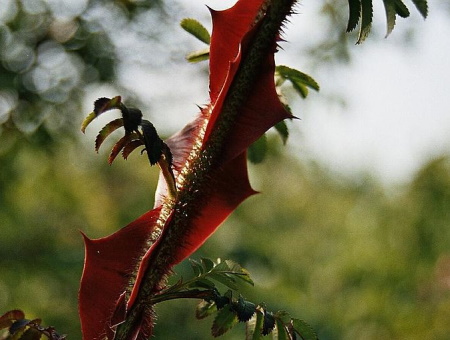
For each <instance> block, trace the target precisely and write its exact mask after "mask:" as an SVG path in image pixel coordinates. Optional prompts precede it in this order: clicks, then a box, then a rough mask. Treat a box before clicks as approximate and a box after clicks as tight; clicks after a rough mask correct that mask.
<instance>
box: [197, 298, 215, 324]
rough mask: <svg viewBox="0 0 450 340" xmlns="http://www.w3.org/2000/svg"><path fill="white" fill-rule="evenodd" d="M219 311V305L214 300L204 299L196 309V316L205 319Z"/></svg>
mask: <svg viewBox="0 0 450 340" xmlns="http://www.w3.org/2000/svg"><path fill="white" fill-rule="evenodd" d="M215 312H217V306H216V304H215V303H214V302H213V301H205V300H202V301H201V302H200V303H199V304H198V305H197V308H196V309H195V317H196V318H197V319H199V320H201V319H204V318H206V317H208V316H210V315H212V314H214V313H215Z"/></svg>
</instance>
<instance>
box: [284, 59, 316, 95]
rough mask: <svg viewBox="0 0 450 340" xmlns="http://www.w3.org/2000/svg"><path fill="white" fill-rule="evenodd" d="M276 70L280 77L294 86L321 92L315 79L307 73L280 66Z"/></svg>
mask: <svg viewBox="0 0 450 340" xmlns="http://www.w3.org/2000/svg"><path fill="white" fill-rule="evenodd" d="M275 70H276V72H277V73H278V75H279V76H280V77H283V78H285V79H288V80H289V81H290V82H291V83H292V84H297V85H299V86H300V85H302V86H307V87H309V88H311V89H313V90H316V91H319V90H320V86H319V84H318V83H317V81H315V80H314V78H313V77H311V76H310V75H308V74H306V73H303V72H301V71H299V70H296V69H293V68H290V67H288V66H285V65H279V66H277V67H276V68H275Z"/></svg>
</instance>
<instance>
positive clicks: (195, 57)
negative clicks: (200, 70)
mask: <svg viewBox="0 0 450 340" xmlns="http://www.w3.org/2000/svg"><path fill="white" fill-rule="evenodd" d="M208 59H209V47H208V48H204V49H202V50H198V51H194V52H191V53H189V54H188V55H187V56H186V60H187V61H189V62H190V63H198V62H200V61H204V60H208Z"/></svg>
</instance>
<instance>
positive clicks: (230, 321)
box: [211, 306, 238, 337]
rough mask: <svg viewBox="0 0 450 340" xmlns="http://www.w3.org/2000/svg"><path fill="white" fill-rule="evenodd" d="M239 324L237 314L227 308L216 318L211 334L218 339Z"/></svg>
mask: <svg viewBox="0 0 450 340" xmlns="http://www.w3.org/2000/svg"><path fill="white" fill-rule="evenodd" d="M237 323H238V318H237V315H236V313H235V312H234V311H233V310H232V309H231V308H230V306H227V307H225V308H222V309H221V310H220V311H219V312H218V313H217V316H216V318H215V319H214V322H213V325H212V328H211V334H212V335H213V336H214V337H218V336H220V335H222V334H224V333H226V332H227V331H228V330H229V329H231V328H232V327H233V326H234V325H236V324H237Z"/></svg>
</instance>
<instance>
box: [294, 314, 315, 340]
mask: <svg viewBox="0 0 450 340" xmlns="http://www.w3.org/2000/svg"><path fill="white" fill-rule="evenodd" d="M292 327H293V328H294V330H295V332H296V333H298V334H299V335H300V336H301V337H302V339H303V340H318V337H317V334H316V332H314V330H313V329H312V327H311V326H310V325H309V324H307V323H306V322H305V321H303V320H300V319H292Z"/></svg>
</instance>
